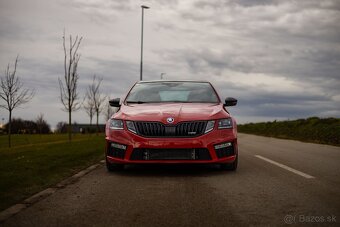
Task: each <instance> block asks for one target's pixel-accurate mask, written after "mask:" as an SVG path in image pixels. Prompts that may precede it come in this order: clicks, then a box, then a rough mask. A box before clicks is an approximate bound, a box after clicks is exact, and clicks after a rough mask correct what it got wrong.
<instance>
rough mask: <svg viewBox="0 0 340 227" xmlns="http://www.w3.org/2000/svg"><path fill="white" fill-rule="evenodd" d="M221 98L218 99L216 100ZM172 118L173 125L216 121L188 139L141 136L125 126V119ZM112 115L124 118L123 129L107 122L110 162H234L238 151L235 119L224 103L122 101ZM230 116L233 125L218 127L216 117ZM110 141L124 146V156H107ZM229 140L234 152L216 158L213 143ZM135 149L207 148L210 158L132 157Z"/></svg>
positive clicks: (159, 120) (164, 122) (165, 123)
mask: <svg viewBox="0 0 340 227" xmlns="http://www.w3.org/2000/svg"><path fill="white" fill-rule="evenodd" d="M219 100H220V99H219ZM169 117H172V118H173V119H174V122H173V123H171V125H176V124H178V123H180V122H188V121H209V120H215V125H214V129H213V130H212V131H210V132H208V133H205V134H203V135H200V136H196V137H190V138H187V137H185V138H182V137H181V138H177V137H167V138H163V137H157V138H154V137H143V136H141V135H137V134H135V133H133V132H131V131H129V130H128V129H127V126H126V122H125V121H126V120H129V121H135V122H138V121H144V122H161V123H163V124H164V125H169V123H168V122H167V118H169ZM112 118H114V119H120V120H123V121H124V129H121V130H111V129H110V128H109V123H107V125H106V141H107V143H106V149H105V151H106V152H105V154H106V159H107V161H108V162H109V163H119V164H134V163H232V162H234V161H235V159H236V157H237V155H238V152H237V126H236V122H235V120H234V119H233V118H232V117H231V116H230V114H229V113H228V112H227V110H226V109H225V107H224V106H223V104H222V103H221V102H220V103H217V104H213V103H145V104H126V103H125V100H124V102H123V103H122V104H121V107H120V109H119V111H118V112H117V113H115V114H114V115H113V116H112ZM225 118H232V121H233V128H231V129H218V126H217V121H218V120H219V119H225ZM111 142H114V143H118V144H123V145H125V146H126V150H125V155H124V157H123V158H117V157H112V156H109V155H108V149H109V145H110V143H111ZM226 142H231V143H232V144H233V146H234V149H235V151H234V155H230V156H228V157H222V158H218V157H217V155H216V151H215V149H214V145H217V144H221V143H226ZM138 148H148V149H155V148H171V149H176V148H177V149H184V148H189V149H190V148H207V149H208V150H209V153H210V156H211V159H210V160H131V155H132V152H133V149H138Z"/></svg>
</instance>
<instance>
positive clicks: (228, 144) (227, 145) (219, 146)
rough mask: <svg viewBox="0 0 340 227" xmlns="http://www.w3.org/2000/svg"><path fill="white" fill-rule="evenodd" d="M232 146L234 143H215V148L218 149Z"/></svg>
mask: <svg viewBox="0 0 340 227" xmlns="http://www.w3.org/2000/svg"><path fill="white" fill-rule="evenodd" d="M231 146H232V143H230V142H229V143H221V144H218V145H215V146H214V147H215V150H217V149H222V148H225V147H231Z"/></svg>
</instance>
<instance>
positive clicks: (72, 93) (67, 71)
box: [58, 31, 83, 141]
mask: <svg viewBox="0 0 340 227" xmlns="http://www.w3.org/2000/svg"><path fill="white" fill-rule="evenodd" d="M82 39H83V37H80V38H78V36H76V38H75V40H73V39H72V36H71V35H70V40H69V41H70V44H69V48H68V49H67V47H66V40H65V31H64V35H63V47H64V56H65V57H64V80H62V79H60V78H58V81H59V88H60V101H61V103H62V104H63V106H64V110H65V111H67V112H68V138H69V140H70V141H71V140H72V132H71V127H72V125H71V124H72V112H74V111H77V110H79V108H80V107H81V103H80V102H79V101H78V98H79V95H78V91H77V86H78V79H79V75H78V62H79V59H80V54H78V49H79V46H80V43H81V41H82Z"/></svg>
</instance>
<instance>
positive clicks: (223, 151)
mask: <svg viewBox="0 0 340 227" xmlns="http://www.w3.org/2000/svg"><path fill="white" fill-rule="evenodd" d="M215 151H216V155H217V157H218V158H225V157H228V156H232V155H235V151H234V146H229V147H224V148H220V149H215Z"/></svg>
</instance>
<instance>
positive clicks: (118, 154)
mask: <svg viewBox="0 0 340 227" xmlns="http://www.w3.org/2000/svg"><path fill="white" fill-rule="evenodd" d="M107 155H108V156H111V157H115V158H120V159H124V156H125V150H123V149H120V148H116V147H111V143H110V144H109V147H108V149H107Z"/></svg>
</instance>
